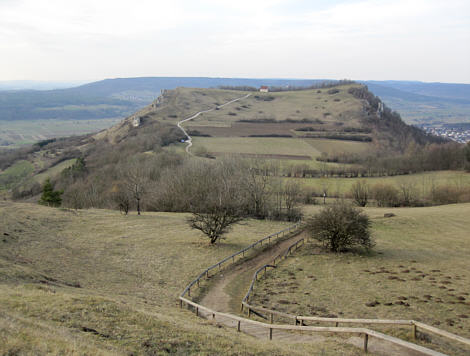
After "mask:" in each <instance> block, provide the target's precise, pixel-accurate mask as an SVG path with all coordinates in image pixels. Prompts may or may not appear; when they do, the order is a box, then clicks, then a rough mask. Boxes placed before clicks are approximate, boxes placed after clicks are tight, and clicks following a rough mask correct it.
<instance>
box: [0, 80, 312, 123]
mask: <svg viewBox="0 0 470 356" xmlns="http://www.w3.org/2000/svg"><path fill="white" fill-rule="evenodd" d="M320 81H321V80H286V79H231V78H202V77H201V78H195V77H194V78H184V77H181V78H179V77H158V78H118V79H106V80H102V81H99V82H93V83H89V84H85V85H81V86H78V87H75V88H68V89H57V90H46V91H37V90H24V91H0V120H37V119H61V120H67V119H73V120H77V119H78V120H80V119H100V118H111V117H125V116H128V115H130V114H132V113H133V112H135V111H137V110H138V109H139V108H142V107H144V106H146V105H148V104H149V103H150V102H152V101H153V100H154V99H155V98H156V97H158V96H159V95H160V92H161V90H162V89H174V88H177V87H197V88H210V87H218V86H220V85H228V86H241V85H244V86H255V87H258V86H261V85H270V86H287V85H291V86H308V85H311V84H314V83H318V82H320Z"/></svg>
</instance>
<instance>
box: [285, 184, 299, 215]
mask: <svg viewBox="0 0 470 356" xmlns="http://www.w3.org/2000/svg"><path fill="white" fill-rule="evenodd" d="M300 192H301V188H300V185H299V183H297V182H293V181H288V182H287V183H286V185H285V186H284V204H285V206H286V217H287V220H289V221H295V220H299V219H300V217H301V213H300V210H299V209H298V202H299V196H300Z"/></svg>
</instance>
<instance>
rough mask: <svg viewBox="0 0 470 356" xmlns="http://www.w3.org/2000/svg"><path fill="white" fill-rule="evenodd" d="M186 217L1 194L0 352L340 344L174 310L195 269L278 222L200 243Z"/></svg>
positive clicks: (203, 350) (277, 349) (303, 349)
mask: <svg viewBox="0 0 470 356" xmlns="http://www.w3.org/2000/svg"><path fill="white" fill-rule="evenodd" d="M186 217H187V215H186V214H174V213H144V215H142V216H137V215H134V214H132V215H129V216H123V215H120V214H119V213H118V212H115V211H108V210H97V209H95V210H93V209H92V210H86V211H80V210H79V211H71V210H64V209H52V208H47V207H43V206H38V205H34V204H19V203H12V202H8V203H7V202H3V203H2V202H0V244H1V245H0V246H1V249H0V354H35V355H37V354H52V355H63V354H74V355H85V354H93V355H108V354H113V355H116V354H119V355H121V354H122V355H129V354H134V355H157V354H158V355H160V354H162V355H163V354H176V355H186V354H201V355H215V354H226V355H305V354H324V355H336V354H338V353H341V352H342V350H343V349H342V346H340V345H339V346H338V345H336V344H335V342H334V340H333V341H331V342H330V341H327V342H325V343H322V344H315V345H313V344H312V345H285V344H283V343H281V342H279V343H278V342H272V343H269V342H268V341H267V340H257V339H253V338H251V337H248V336H245V335H244V334H239V333H237V332H236V330H233V329H225V328H218V327H215V326H213V325H212V324H211V323H210V322H209V321H205V320H203V319H200V318H197V317H196V316H195V315H194V314H193V313H192V312H190V311H186V310H180V309H179V307H178V301H177V296H178V295H179V293H181V291H182V290H183V288H184V287H185V285H186V284H187V283H188V282H189V281H190V280H191V279H192V278H194V277H195V276H196V275H197V274H198V273H199V272H200V271H202V270H203V269H204V268H206V267H207V266H209V265H210V264H212V263H214V262H216V261H217V260H220V259H221V258H222V257H225V256H227V255H229V254H231V253H233V252H234V251H237V250H239V249H240V248H241V247H244V246H246V245H248V244H249V243H251V242H253V241H255V240H257V239H259V238H261V237H264V236H265V235H267V234H269V233H272V232H275V231H278V230H279V229H281V228H282V227H283V226H285V223H275V222H268V221H252V220H249V221H247V222H246V223H244V224H242V225H238V226H237V227H236V228H235V229H234V230H233V232H231V233H229V234H228V235H227V239H226V240H223V241H222V242H221V243H220V244H218V245H216V246H209V243H208V241H207V239H206V238H204V237H202V236H201V235H200V234H199V233H197V232H194V231H192V230H190V229H189V227H188V225H187V223H186ZM358 354H360V352H358Z"/></svg>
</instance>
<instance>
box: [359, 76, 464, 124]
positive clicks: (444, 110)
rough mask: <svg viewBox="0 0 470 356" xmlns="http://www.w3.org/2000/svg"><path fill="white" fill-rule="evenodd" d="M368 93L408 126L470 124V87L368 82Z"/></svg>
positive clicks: (448, 84) (442, 84)
mask: <svg viewBox="0 0 470 356" xmlns="http://www.w3.org/2000/svg"><path fill="white" fill-rule="evenodd" d="M364 83H365V84H367V86H368V87H369V89H370V90H371V91H372V92H373V93H374V94H375V95H377V96H379V97H380V98H381V99H382V100H383V101H384V102H385V103H386V104H387V105H389V106H390V107H391V108H392V109H394V110H396V111H398V112H399V113H400V114H401V116H402V117H403V119H404V120H405V121H406V122H408V123H414V124H421V123H428V124H433V123H434V124H443V123H455V122H470V85H469V84H450V83H422V82H405V81H382V82H379V81H368V82H364Z"/></svg>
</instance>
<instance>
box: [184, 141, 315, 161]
mask: <svg viewBox="0 0 470 356" xmlns="http://www.w3.org/2000/svg"><path fill="white" fill-rule="evenodd" d="M193 142H194V149H195V150H196V149H197V148H198V147H199V146H202V147H205V148H206V149H207V150H208V151H209V152H217V153H249V154H269V155H292V156H308V157H311V158H315V157H318V156H319V155H320V152H319V151H317V150H316V149H314V148H313V147H312V146H310V145H309V144H307V143H306V142H305V141H303V140H302V139H292V138H277V137H195V138H194V139H193Z"/></svg>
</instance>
